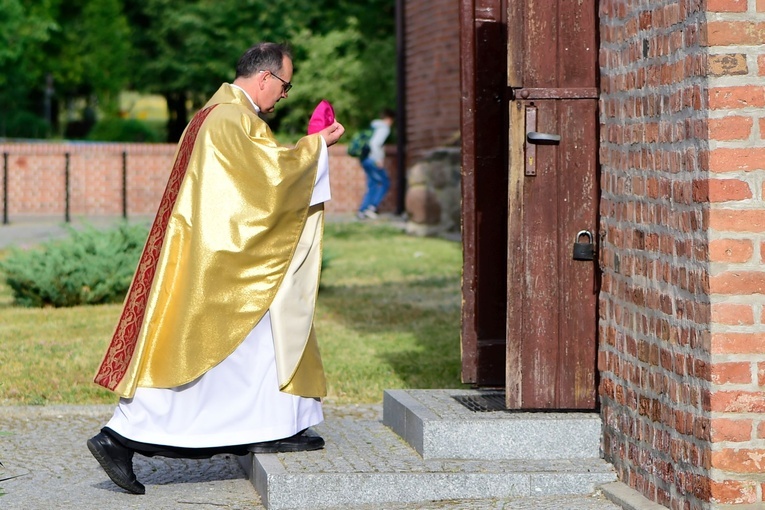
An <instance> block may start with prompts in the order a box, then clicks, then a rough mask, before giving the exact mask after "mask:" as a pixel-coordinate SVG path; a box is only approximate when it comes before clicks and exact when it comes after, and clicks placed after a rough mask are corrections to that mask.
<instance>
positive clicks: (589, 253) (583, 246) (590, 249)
mask: <svg viewBox="0 0 765 510" xmlns="http://www.w3.org/2000/svg"><path fill="white" fill-rule="evenodd" d="M582 236H587V237H588V238H589V242H586V243H580V242H579V239H580V238H581V237H582ZM594 259H595V245H594V244H592V233H591V232H590V231H589V230H580V231H579V233H578V234H577V235H576V239H574V260H594Z"/></svg>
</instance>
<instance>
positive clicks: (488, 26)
mask: <svg viewBox="0 0 765 510" xmlns="http://www.w3.org/2000/svg"><path fill="white" fill-rule="evenodd" d="M505 6H506V0H461V4H460V25H461V27H460V28H461V30H460V57H461V59H460V61H461V71H460V81H461V89H462V105H461V135H462V247H463V269H462V331H461V336H462V381H463V382H466V383H473V384H475V385H477V386H481V387H487V386H496V387H503V386H504V384H505V337H506V327H507V326H506V325H507V317H506V312H507V273H506V270H507V189H508V188H507V183H508V181H507V179H508V172H507V168H508V166H507V165H508V159H507V157H508V137H507V126H508V123H507V122H508V121H507V104H508V96H507V94H508V92H509V89H508V88H507V29H506V27H507V19H506V12H507V11H506V8H505Z"/></svg>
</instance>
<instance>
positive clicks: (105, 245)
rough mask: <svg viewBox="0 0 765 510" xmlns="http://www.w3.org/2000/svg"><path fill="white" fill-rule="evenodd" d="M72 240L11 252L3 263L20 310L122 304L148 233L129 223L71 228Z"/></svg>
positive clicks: (3, 268)
mask: <svg viewBox="0 0 765 510" xmlns="http://www.w3.org/2000/svg"><path fill="white" fill-rule="evenodd" d="M69 234H70V235H69V237H67V238H66V239H64V240H60V241H50V242H47V243H44V244H42V245H40V246H39V247H38V248H36V249H31V250H21V249H18V248H14V249H11V251H10V252H9V254H8V256H7V257H6V258H5V259H4V260H2V261H0V270H1V271H2V272H3V273H4V276H5V281H6V283H7V284H8V287H10V289H11V293H12V296H13V302H14V304H16V305H19V306H26V307H45V306H53V307H65V306H77V305H90V304H103V303H119V302H122V300H123V299H124V298H125V294H126V293H127V291H128V288H129V287H130V282H131V280H132V278H133V272H134V271H135V268H136V265H137V263H138V259H139V258H140V256H141V251H142V249H143V245H144V243H145V241H146V236H147V235H148V227H147V226H145V225H128V224H127V223H124V224H121V225H119V226H118V227H116V228H113V229H110V230H97V229H95V228H93V227H86V228H83V229H80V230H77V229H75V228H73V227H69Z"/></svg>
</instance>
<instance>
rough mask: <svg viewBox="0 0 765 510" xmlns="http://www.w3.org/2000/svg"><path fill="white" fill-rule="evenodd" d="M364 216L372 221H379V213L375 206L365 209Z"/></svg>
mask: <svg viewBox="0 0 765 510" xmlns="http://www.w3.org/2000/svg"><path fill="white" fill-rule="evenodd" d="M364 216H366V217H367V218H369V219H370V220H375V219H377V211H375V208H374V206H369V207H367V208H366V209H364Z"/></svg>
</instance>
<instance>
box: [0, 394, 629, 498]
mask: <svg viewBox="0 0 765 510" xmlns="http://www.w3.org/2000/svg"><path fill="white" fill-rule="evenodd" d="M113 409H114V407H113V406H111V405H105V406H29V407H23V406H19V407H12V406H5V407H0V462H2V463H3V466H2V467H0V479H2V478H6V477H11V476H17V478H14V479H11V480H6V481H4V482H0V493H4V495H2V496H0V508H2V509H4V510H5V509H8V510H11V509H12V510H16V509H19V510H43V509H45V510H48V509H62V510H67V509H76V510H111V509H115V510H118V509H119V510H122V509H147V510H148V509H150V510H179V509H180V510H183V509H189V510H207V509H221V508H227V509H254V510H259V509H264V508H265V507H264V506H263V505H262V503H261V501H260V498H259V496H258V494H257V492H256V491H255V489H254V487H253V486H252V484H251V483H250V482H249V480H247V478H246V476H245V473H244V471H243V469H242V468H241V466H240V463H239V461H238V459H237V457H235V456H230V455H218V456H216V457H213V458H212V459H207V460H186V459H165V458H160V457H155V458H146V457H142V456H140V455H136V457H135V460H134V466H135V471H136V475H137V476H138V479H139V480H140V481H141V482H142V483H144V484H145V485H146V495H143V496H136V495H132V494H128V493H126V492H125V491H123V490H122V489H120V488H118V487H117V486H115V485H114V484H113V483H112V482H111V481H110V480H109V479H108V478H107V476H106V474H105V473H104V472H103V471H102V470H101V467H100V466H99V465H98V463H97V462H96V461H95V459H93V457H92V456H91V455H90V452H88V449H87V447H86V446H85V441H86V440H87V439H88V438H89V437H91V436H93V435H94V434H96V433H97V432H98V430H99V429H100V427H101V426H102V425H103V424H104V423H105V422H106V421H107V420H108V419H109V418H110V417H111V414H112V411H113ZM379 416H381V406H379V405H370V406H346V407H339V406H331V405H326V406H325V418H326V420H327V421H328V422H329V421H330V420H333V421H334V420H339V421H343V420H348V419H351V418H357V419H362V420H366V419H370V418H371V419H377V417H379ZM320 427H321V426H319V428H320ZM328 439H329V438H328ZM295 455H300V454H295ZM296 460H297V459H296ZM346 508H347V507H346ZM355 508H357V509H358V510H378V509H384V510H411V509H422V510H433V509H454V510H456V509H465V510H488V509H507V510H532V509H533V510H566V509H576V510H618V508H619V507H617V506H615V505H614V504H612V503H610V502H608V501H607V500H606V499H605V498H604V497H602V496H601V495H600V494H594V495H591V496H581V497H570V496H569V497H565V498H561V497H548V498H520V499H517V500H502V501H499V500H478V501H438V502H430V503H418V504H400V505H395V504H394V505H387V504H386V505H385V506H380V505H373V506H369V505H366V506H358V507H355Z"/></svg>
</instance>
